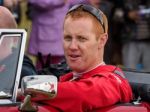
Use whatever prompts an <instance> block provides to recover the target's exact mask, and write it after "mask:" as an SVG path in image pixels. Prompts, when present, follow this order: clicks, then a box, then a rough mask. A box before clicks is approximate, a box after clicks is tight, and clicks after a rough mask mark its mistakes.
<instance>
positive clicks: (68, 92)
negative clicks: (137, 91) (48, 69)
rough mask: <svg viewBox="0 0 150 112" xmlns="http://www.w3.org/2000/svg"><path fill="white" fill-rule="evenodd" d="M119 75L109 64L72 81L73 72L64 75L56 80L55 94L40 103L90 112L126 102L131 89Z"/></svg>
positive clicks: (64, 111)
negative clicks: (56, 92) (56, 91)
mask: <svg viewBox="0 0 150 112" xmlns="http://www.w3.org/2000/svg"><path fill="white" fill-rule="evenodd" d="M114 71H117V72H116V73H117V74H116V73H114ZM118 73H119V74H118ZM122 75H123V73H122V71H121V70H120V69H119V68H117V67H115V66H111V65H101V66H98V67H97V68H95V69H93V70H91V71H89V72H86V73H84V74H82V76H81V77H80V78H78V79H75V80H72V81H71V79H72V78H73V73H69V74H66V75H64V76H62V77H61V79H60V82H59V83H58V94H57V96H56V97H55V98H54V99H51V100H47V101H43V102H42V103H44V104H45V105H44V107H45V108H47V109H48V110H51V112H59V111H60V112H61V111H62V112H92V110H94V109H97V108H102V107H106V106H110V105H113V104H115V103H118V102H129V101H131V99H132V90H131V88H130V85H129V83H128V81H127V80H126V79H125V78H124V77H122Z"/></svg>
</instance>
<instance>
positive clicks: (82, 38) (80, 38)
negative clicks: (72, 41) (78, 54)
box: [78, 37, 87, 42]
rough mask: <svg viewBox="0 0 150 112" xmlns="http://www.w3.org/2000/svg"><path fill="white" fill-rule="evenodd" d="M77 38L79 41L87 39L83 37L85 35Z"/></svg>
mask: <svg viewBox="0 0 150 112" xmlns="http://www.w3.org/2000/svg"><path fill="white" fill-rule="evenodd" d="M78 39H79V41H81V42H85V41H86V40H87V38H85V37H79V38H78Z"/></svg>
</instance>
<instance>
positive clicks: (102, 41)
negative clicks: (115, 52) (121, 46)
mask: <svg viewBox="0 0 150 112" xmlns="http://www.w3.org/2000/svg"><path fill="white" fill-rule="evenodd" d="M107 39H108V34H107V33H103V34H101V35H100V37H99V48H103V47H104V46H105V44H106V42H107Z"/></svg>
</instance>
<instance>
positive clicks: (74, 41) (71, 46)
mask: <svg viewBox="0 0 150 112" xmlns="http://www.w3.org/2000/svg"><path fill="white" fill-rule="evenodd" d="M69 48H70V49H77V48H78V43H77V41H76V40H75V39H72V41H71V42H70V45H69Z"/></svg>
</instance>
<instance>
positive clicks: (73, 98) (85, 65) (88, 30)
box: [43, 4, 132, 112]
mask: <svg viewBox="0 0 150 112" xmlns="http://www.w3.org/2000/svg"><path fill="white" fill-rule="evenodd" d="M107 30H108V23H107V18H106V16H105V15H104V14H103V12H101V11H100V10H99V9H96V8H94V7H92V6H90V5H85V4H84V5H83V4H80V5H75V6H73V7H72V8H71V9H70V10H69V11H68V13H67V15H66V17H65V21H64V29H63V33H64V38H63V47H64V51H65V56H66V60H67V64H68V65H69V67H70V68H71V69H72V71H73V72H71V73H69V74H66V75H64V76H62V77H61V79H60V82H59V83H58V94H57V96H56V97H55V98H54V99H51V100H47V101H43V103H44V104H46V106H44V107H45V108H47V109H48V110H51V112H55V111H56V112H57V111H58V112H59V111H61V112H92V111H93V110H95V109H98V108H102V107H107V106H110V105H113V104H116V103H118V102H129V101H130V100H131V99H132V92H131V88H130V86H129V84H128V82H127V80H126V79H125V78H124V77H123V73H122V71H121V70H120V69H119V68H117V67H115V66H111V65H106V64H105V63H104V61H103V53H104V46H105V43H106V41H107V39H108V33H107Z"/></svg>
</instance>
